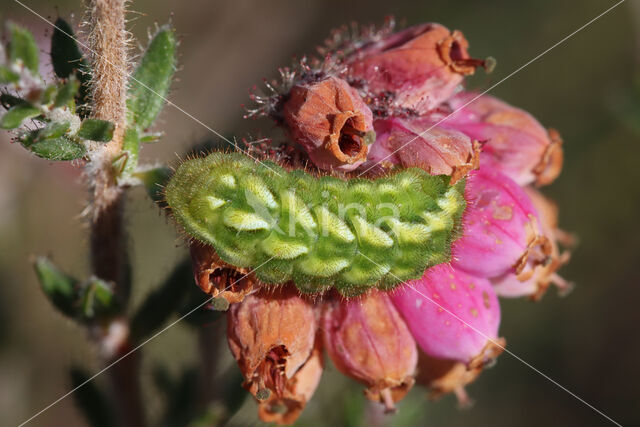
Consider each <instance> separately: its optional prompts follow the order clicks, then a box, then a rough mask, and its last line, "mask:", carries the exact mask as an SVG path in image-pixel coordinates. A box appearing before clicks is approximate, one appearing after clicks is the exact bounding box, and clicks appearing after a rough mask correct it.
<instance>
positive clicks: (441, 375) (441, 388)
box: [416, 352, 483, 408]
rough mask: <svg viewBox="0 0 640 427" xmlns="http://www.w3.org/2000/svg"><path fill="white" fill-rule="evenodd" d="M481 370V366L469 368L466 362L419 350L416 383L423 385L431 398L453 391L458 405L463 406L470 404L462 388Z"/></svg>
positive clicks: (472, 380)
mask: <svg viewBox="0 0 640 427" xmlns="http://www.w3.org/2000/svg"><path fill="white" fill-rule="evenodd" d="M482 370H483V367H482V366H477V367H474V368H469V366H467V364H465V363H462V362H458V361H456V360H449V359H439V358H437V357H431V356H429V355H428V354H426V353H424V352H420V354H419V356H418V374H417V375H416V383H418V384H421V385H423V386H425V387H426V388H427V389H428V390H429V397H430V398H432V399H438V398H440V397H441V396H443V395H445V394H449V393H454V394H455V395H456V397H457V398H458V404H459V406H460V407H463V408H464V407H469V406H470V405H471V404H472V401H471V399H470V398H469V396H468V395H467V392H466V391H465V389H464V388H465V386H467V385H468V384H470V383H472V382H474V381H475V380H476V379H477V378H478V376H479V375H480V374H481V373H482Z"/></svg>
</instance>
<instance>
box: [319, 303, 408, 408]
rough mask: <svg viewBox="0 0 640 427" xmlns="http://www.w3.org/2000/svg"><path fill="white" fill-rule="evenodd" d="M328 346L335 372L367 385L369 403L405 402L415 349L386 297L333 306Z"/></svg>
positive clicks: (326, 330)
mask: <svg viewBox="0 0 640 427" xmlns="http://www.w3.org/2000/svg"><path fill="white" fill-rule="evenodd" d="M322 329H323V336H324V345H325V347H326V349H327V352H328V353H329V356H330V357H331V360H333V362H334V364H335V365H336V367H337V368H338V369H339V370H340V371H341V372H342V373H344V374H345V375H348V376H350V377H352V378H354V379H356V380H358V381H360V382H362V383H363V384H365V385H366V386H367V390H366V391H365V395H366V396H367V398H369V399H371V400H374V401H379V402H382V403H384V404H385V407H386V409H387V411H393V410H394V406H393V403H394V402H397V401H398V400H400V399H402V398H403V397H404V396H405V395H406V394H407V392H408V391H409V390H410V389H411V387H412V386H413V382H414V380H413V374H414V371H415V368H416V362H417V358H418V354H417V350H416V344H415V341H414V340H413V338H412V337H411V333H410V332H409V330H408V329H407V325H405V323H404V321H403V320H402V318H401V317H400V315H399V314H398V312H397V310H396V309H395V307H394V306H393V304H392V303H391V300H390V299H389V297H388V296H387V294H385V293H383V292H378V291H372V292H370V293H369V294H367V295H366V296H364V297H362V298H360V299H350V300H347V301H332V302H328V303H327V304H326V307H325V310H324V312H323V316H322Z"/></svg>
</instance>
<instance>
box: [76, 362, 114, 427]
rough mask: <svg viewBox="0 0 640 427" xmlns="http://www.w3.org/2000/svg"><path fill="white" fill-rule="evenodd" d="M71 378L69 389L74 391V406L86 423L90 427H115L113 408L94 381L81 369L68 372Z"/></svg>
mask: <svg viewBox="0 0 640 427" xmlns="http://www.w3.org/2000/svg"><path fill="white" fill-rule="evenodd" d="M69 375H70V377H71V387H72V388H73V389H74V390H75V389H76V388H77V387H80V386H81V385H82V387H80V388H78V389H77V390H76V391H75V392H74V393H73V398H74V400H75V403H76V406H77V407H78V409H80V411H81V412H82V414H83V415H84V416H85V418H86V419H87V423H88V424H89V425H90V426H92V427H112V426H115V419H114V415H113V414H114V413H115V411H114V408H113V404H112V403H111V402H110V401H109V399H108V398H107V396H106V394H105V393H104V392H103V391H102V390H100V389H99V388H98V385H97V384H96V382H95V381H89V379H90V378H91V377H90V376H89V374H88V373H87V372H85V371H84V370H83V369H80V368H77V367H73V368H71V369H70V371H69Z"/></svg>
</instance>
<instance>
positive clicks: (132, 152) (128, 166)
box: [122, 127, 140, 176]
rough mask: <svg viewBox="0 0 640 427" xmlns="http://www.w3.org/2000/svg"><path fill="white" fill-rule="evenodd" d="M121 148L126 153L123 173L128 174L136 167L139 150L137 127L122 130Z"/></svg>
mask: <svg viewBox="0 0 640 427" xmlns="http://www.w3.org/2000/svg"><path fill="white" fill-rule="evenodd" d="M122 150H123V151H124V152H126V153H127V159H126V163H125V165H124V170H123V173H124V174H125V175H127V176H130V175H131V174H132V173H133V172H134V171H135V170H136V168H137V167H138V154H139V152H140V137H139V135H138V129H137V128H135V127H129V128H127V130H126V131H125V132H124V138H123V141H122Z"/></svg>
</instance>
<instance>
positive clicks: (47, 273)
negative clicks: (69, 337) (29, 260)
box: [33, 257, 79, 317]
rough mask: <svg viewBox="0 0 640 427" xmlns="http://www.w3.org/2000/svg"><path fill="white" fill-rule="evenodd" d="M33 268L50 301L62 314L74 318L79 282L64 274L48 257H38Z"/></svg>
mask: <svg viewBox="0 0 640 427" xmlns="http://www.w3.org/2000/svg"><path fill="white" fill-rule="evenodd" d="M33 267H34V268H35V270H36V274H37V275H38V279H39V281H40V287H41V288H42V291H43V292H44V294H45V295H46V296H47V298H48V299H49V301H50V302H51V303H52V304H53V305H54V307H56V308H57V309H58V310H59V311H60V312H61V313H63V314H65V315H67V316H69V317H73V316H74V315H75V313H76V301H77V297H78V283H79V282H78V280H77V279H75V278H74V277H71V276H69V275H68V274H66V273H63V272H62V271H61V270H60V269H58V267H56V266H55V265H54V264H53V263H52V262H51V261H50V260H49V259H48V258H46V257H38V258H37V259H36V261H35V263H34V265H33Z"/></svg>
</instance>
